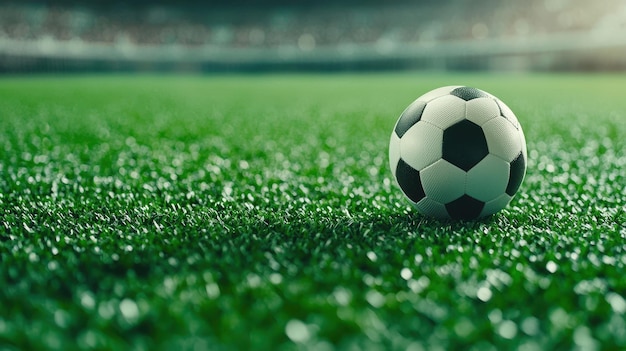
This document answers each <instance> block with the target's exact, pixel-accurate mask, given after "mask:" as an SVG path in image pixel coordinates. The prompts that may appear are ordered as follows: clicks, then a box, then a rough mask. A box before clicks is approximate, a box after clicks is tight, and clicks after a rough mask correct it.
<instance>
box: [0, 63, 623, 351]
mask: <svg viewBox="0 0 626 351" xmlns="http://www.w3.org/2000/svg"><path fill="white" fill-rule="evenodd" d="M625 79H626V76H623V75H617V76H585V75H580V76H570V75H562V76H550V75H546V76H489V75H420V74H417V73H412V74H394V75H382V74H381V75H329V76H306V75H304V76H289V75H285V76H281V75H268V76H218V77H178V76H164V77H143V76H111V77H31V78H19V77H18V78H6V77H5V78H2V79H0V122H1V123H0V126H1V129H0V175H1V178H0V257H1V260H0V349H2V350H26V349H30V350H46V349H50V350H79V349H80V350H87V349H99V350H104V349H111V350H122V349H132V350H204V349H210V350H219V349H255V350H265V349H267V350H293V349H312V350H332V349H339V350H341V349H359V350H379V349H381V350H382V349H399V350H405V349H406V350H441V349H475V350H503V349H515V348H518V349H519V350H556V349H559V350H562V349H574V348H578V349H581V350H594V349H606V350H611V349H624V348H626V300H625V298H626V278H625V277H624V272H625V271H626V229H624V228H625V226H626V214H625V206H626V192H625V190H624V188H625V186H626V155H625V150H626V99H624V81H625ZM451 84H460V85H469V86H475V87H477V88H481V89H484V90H486V91H489V92H491V93H492V94H494V95H496V96H498V97H500V98H501V99H502V100H503V101H505V102H506V103H507V104H508V105H509V106H510V107H511V108H512V109H513V111H515V112H516V114H517V116H518V118H519V119H520V121H521V123H522V125H523V127H524V130H525V133H526V138H527V141H528V155H529V160H528V167H529V168H528V172H527V176H526V179H525V182H524V183H523V184H522V187H521V189H520V191H519V193H518V194H517V196H516V197H515V199H514V200H513V202H512V203H511V204H510V205H509V206H508V207H507V208H506V209H505V210H503V211H502V212H500V213H498V214H496V215H494V216H493V217H491V218H488V219H484V220H481V221H476V222H465V223H461V222H437V221H434V220H429V219H425V218H423V217H421V216H420V215H418V214H416V213H415V212H414V211H413V210H411V208H410V207H409V205H408V204H407V203H406V202H405V201H404V199H403V196H402V195H401V192H400V190H399V189H398V188H397V187H396V186H395V184H394V183H393V181H392V179H391V172H390V171H389V170H388V164H387V145H388V137H389V135H390V133H391V130H392V128H393V125H394V123H395V121H396V119H397V117H398V116H399V114H400V113H401V112H402V111H403V109H404V108H405V107H406V106H407V105H408V104H409V103H410V102H411V101H412V100H413V99H415V98H416V97H417V96H419V95H421V94H423V93H424V92H426V91H428V90H431V89H433V88H435V87H438V86H443V85H451Z"/></svg>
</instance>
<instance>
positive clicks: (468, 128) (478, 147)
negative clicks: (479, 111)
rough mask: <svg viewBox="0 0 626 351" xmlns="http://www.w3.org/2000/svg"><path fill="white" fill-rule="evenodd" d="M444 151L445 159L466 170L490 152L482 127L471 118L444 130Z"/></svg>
mask: <svg viewBox="0 0 626 351" xmlns="http://www.w3.org/2000/svg"><path fill="white" fill-rule="evenodd" d="M442 151H443V159H444V160H446V161H448V162H450V163H451V164H453V165H455V166H457V167H459V168H461V169H462V170H464V171H466V172H467V171H469V170H470V169H471V168H472V167H474V166H475V165H476V164H477V163H478V162H480V160H482V159H483V158H485V156H487V154H489V148H488V147H487V139H485V134H484V133H483V130H482V128H480V126H479V125H477V124H476V123H474V122H471V121H469V120H463V121H461V122H458V123H456V124H454V125H452V126H451V127H448V128H447V129H446V130H444V131H443V146H442Z"/></svg>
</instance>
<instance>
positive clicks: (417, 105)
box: [395, 101, 426, 138]
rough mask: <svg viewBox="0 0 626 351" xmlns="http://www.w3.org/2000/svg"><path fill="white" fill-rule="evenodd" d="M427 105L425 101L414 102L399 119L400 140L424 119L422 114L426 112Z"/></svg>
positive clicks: (397, 131) (397, 125) (398, 132)
mask: <svg viewBox="0 0 626 351" xmlns="http://www.w3.org/2000/svg"><path fill="white" fill-rule="evenodd" d="M424 107H426V103H425V102H423V101H414V102H413V103H412V104H411V105H409V107H407V108H406V110H404V112H402V115H401V116H400V118H399V119H398V123H397V124H396V129H395V131H396V134H397V135H398V137H399V138H402V136H403V135H404V133H406V131H407V130H409V128H411V127H413V126H414V125H415V123H417V122H419V120H420V119H421V118H422V112H424Z"/></svg>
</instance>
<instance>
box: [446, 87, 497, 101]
mask: <svg viewBox="0 0 626 351" xmlns="http://www.w3.org/2000/svg"><path fill="white" fill-rule="evenodd" d="M450 95H454V96H456V97H459V98H461V99H463V100H465V101H470V100H472V99H478V98H484V97H489V95H487V94H485V92H484V91H482V90H480V89H476V88H470V87H459V88H456V89H454V90H452V91H451V92H450Z"/></svg>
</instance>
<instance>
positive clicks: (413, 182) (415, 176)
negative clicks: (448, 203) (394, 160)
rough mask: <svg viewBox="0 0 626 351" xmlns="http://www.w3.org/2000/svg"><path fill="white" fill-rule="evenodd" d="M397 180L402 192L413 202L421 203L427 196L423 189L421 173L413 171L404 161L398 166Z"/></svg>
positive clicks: (399, 162)
mask: <svg viewBox="0 0 626 351" xmlns="http://www.w3.org/2000/svg"><path fill="white" fill-rule="evenodd" d="M396 179H397V180H398V184H400V188H402V191H404V193H405V194H406V196H407V197H408V198H409V199H411V201H413V202H419V201H420V200H421V199H423V198H424V197H425V196H426V194H425V193H424V188H423V187H422V180H421V178H420V172H419V171H417V170H415V169H413V167H411V166H409V165H408V164H407V163H406V162H404V160H402V159H400V161H398V166H397V167H396Z"/></svg>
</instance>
